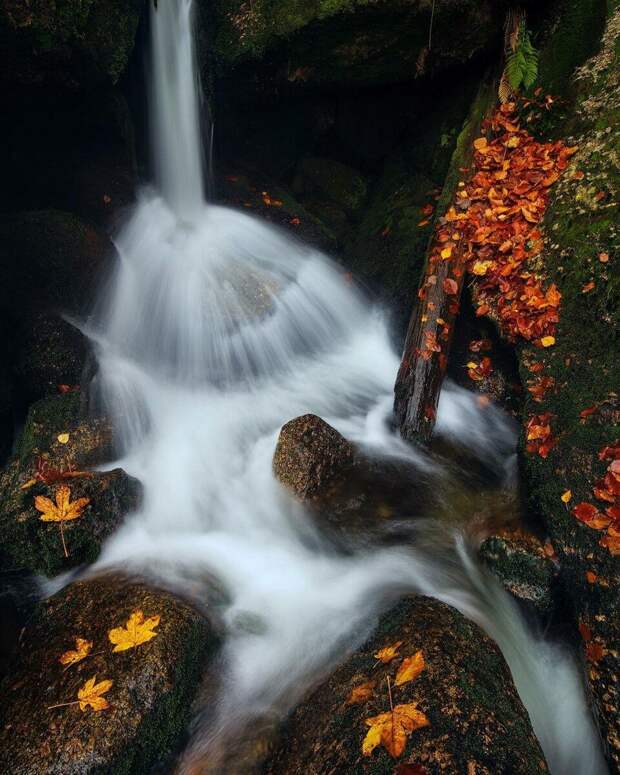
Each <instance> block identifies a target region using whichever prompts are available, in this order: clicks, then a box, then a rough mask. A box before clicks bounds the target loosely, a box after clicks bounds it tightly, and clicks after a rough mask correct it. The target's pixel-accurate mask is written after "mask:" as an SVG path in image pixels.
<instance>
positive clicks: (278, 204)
mask: <svg viewBox="0 0 620 775" xmlns="http://www.w3.org/2000/svg"><path fill="white" fill-rule="evenodd" d="M219 195H220V199H221V200H222V201H223V202H224V203H225V204H228V205H232V206H234V207H237V208H239V209H243V210H244V211H245V212H247V213H248V215H256V216H259V217H261V218H264V219H265V220H266V221H269V222H270V223H273V224H275V225H277V226H281V227H282V228H284V229H285V230H286V231H287V232H289V234H290V235H292V236H294V237H298V238H299V239H303V241H304V242H306V243H308V244H310V245H314V246H315V247H318V248H320V249H321V250H325V251H326V252H328V253H331V252H333V251H335V250H336V247H337V239H336V236H335V235H334V233H333V231H332V230H331V229H330V228H329V227H328V226H326V225H325V223H323V222H322V221H321V220H319V219H318V218H317V217H316V216H315V215H313V214H312V213H310V212H309V211H308V210H307V209H306V208H305V207H303V205H302V204H300V203H299V202H298V201H297V200H296V199H295V197H294V196H293V195H292V194H291V192H290V191H289V190H288V189H286V188H284V187H283V186H281V185H279V184H277V183H275V182H274V181H273V180H272V179H270V178H269V177H268V176H265V175H264V174H262V173H260V172H258V171H255V170H251V171H248V170H245V169H243V170H241V171H239V170H238V169H231V170H229V172H228V174H226V175H224V176H223V177H222V178H221V181H220V184H219Z"/></svg>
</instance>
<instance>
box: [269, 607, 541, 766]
mask: <svg viewBox="0 0 620 775" xmlns="http://www.w3.org/2000/svg"><path fill="white" fill-rule="evenodd" d="M398 641H402V643H401V645H400V648H399V651H398V657H397V658H396V659H394V660H393V661H392V662H390V663H389V664H382V663H380V662H378V661H377V659H376V658H375V656H374V654H375V653H376V652H377V651H378V650H379V649H382V648H384V647H386V646H391V645H393V644H394V643H397V642H398ZM420 649H421V650H422V652H423V656H424V661H425V665H426V666H425V669H424V670H423V671H422V673H421V674H420V675H419V676H418V677H417V678H416V679H415V680H413V681H412V682H410V683H406V684H404V685H402V686H399V687H397V686H395V684H394V676H395V674H396V670H397V666H399V665H400V663H401V660H402V659H403V658H404V657H408V656H410V655H412V654H414V653H415V652H417V651H418V650H420ZM388 676H390V679H391V692H392V701H393V704H394V705H399V704H406V703H411V702H417V703H418V709H419V710H420V711H422V712H423V713H424V714H425V715H426V717H427V718H428V720H429V721H430V724H429V726H427V727H424V728H421V729H418V730H416V731H414V732H413V733H412V734H411V736H410V737H409V738H408V740H407V744H406V747H405V749H404V752H403V754H402V755H401V757H400V758H399V759H397V760H395V759H392V758H391V757H390V756H389V754H388V753H387V752H386V750H385V749H384V748H383V747H379V748H376V749H375V750H374V751H373V752H372V754H371V755H370V756H368V757H367V756H364V755H363V754H362V741H363V739H364V736H365V735H366V732H367V731H368V727H367V726H366V725H365V724H364V721H365V719H366V718H369V717H372V716H376V715H377V714H379V713H382V712H385V711H389V709H390V699H389V694H388V685H387V678H388ZM368 681H374V683H375V685H374V689H373V694H372V697H370V699H367V700H365V701H363V702H359V703H353V704H351V703H349V702H348V699H349V697H350V694H351V691H352V689H353V688H354V687H356V686H359V685H361V684H364V683H367V682H368ZM407 764H410V765H412V766H414V765H419V766H421V767H425V768H426V770H424V771H425V772H428V773H439V772H448V773H466V772H476V773H486V775H509V774H510V775H516V773H523V774H524V775H525V774H526V773H527V774H528V775H530V774H531V775H540V773H544V772H548V770H547V766H546V764H545V761H544V756H543V753H542V751H541V749H540V746H539V744H538V741H537V740H536V738H535V736H534V733H533V731H532V728H531V725H530V721H529V717H528V715H527V712H526V710H525V708H524V707H523V705H522V703H521V701H520V699H519V697H518V695H517V693H516V690H515V688H514V685H513V683H512V679H511V676H510V673H509V671H508V667H507V666H506V663H505V662H504V659H503V657H502V655H501V654H500V652H499V650H498V648H497V646H495V644H494V643H493V642H492V641H491V640H490V639H489V638H488V637H487V636H486V635H484V633H482V632H481V631H480V629H479V628H478V627H477V626H476V625H474V624H472V623H471V622H469V621H467V620H466V619H465V618H464V617H462V616H461V615H460V614H459V613H457V612H456V611H454V610H453V609H451V608H450V607H448V606H446V605H444V604H443V603H439V602H437V601H435V600H432V599H429V598H421V597H418V598H413V599H408V600H406V601H405V602H403V603H401V604H399V605H398V606H397V607H396V608H395V609H394V610H392V611H390V612H389V613H388V614H386V615H385V616H384V617H383V619H382V620H381V623H380V625H379V629H378V631H377V634H376V635H375V636H373V637H372V639H371V640H370V641H369V642H368V643H366V644H365V645H364V646H363V647H362V648H360V649H359V650H358V651H356V652H355V653H354V654H353V656H352V657H350V658H349V659H348V660H347V661H346V662H345V663H344V664H343V665H342V666H341V667H339V668H338V669H337V670H336V671H335V673H333V675H332V676H331V677H330V678H329V680H327V681H326V682H325V683H324V684H322V685H321V686H320V687H319V688H318V689H317V690H316V691H315V692H314V693H313V694H312V695H311V696H310V697H309V698H308V699H307V700H306V701H305V702H304V703H302V704H301V705H300V706H299V707H298V708H297V709H296V710H295V711H294V712H293V714H292V715H291V717H290V719H289V721H288V723H287V725H286V726H285V728H284V731H283V734H282V738H281V741H280V742H279V744H277V745H276V747H275V750H274V751H273V753H272V755H271V756H270V757H269V759H268V762H267V764H266V766H265V769H264V772H265V773H269V774H270V775H271V774H273V775H294V774H295V775H296V774H297V773H299V775H301V773H304V775H322V774H323V773H326V772H347V773H349V772H350V773H353V772H355V773H363V772H368V773H387V772H396V771H397V770H396V768H397V765H407ZM403 771H404V770H403Z"/></svg>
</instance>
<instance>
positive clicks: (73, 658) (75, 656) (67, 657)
mask: <svg viewBox="0 0 620 775" xmlns="http://www.w3.org/2000/svg"><path fill="white" fill-rule="evenodd" d="M92 647H93V642H92V641H90V640H84V638H76V639H75V651H73V650H69V651H65V653H64V654H61V656H60V659H59V662H60V664H61V665H66V666H67V667H69V666H70V665H75V664H76V663H77V662H81V661H82V660H83V659H84V657H87V656H88V655H89V654H90V650H91V649H92Z"/></svg>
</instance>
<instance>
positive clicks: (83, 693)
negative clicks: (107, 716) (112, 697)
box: [78, 675, 112, 710]
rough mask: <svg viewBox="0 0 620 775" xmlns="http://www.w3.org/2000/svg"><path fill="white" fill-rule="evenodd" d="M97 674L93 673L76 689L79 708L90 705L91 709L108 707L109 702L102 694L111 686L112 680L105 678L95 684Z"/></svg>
mask: <svg viewBox="0 0 620 775" xmlns="http://www.w3.org/2000/svg"><path fill="white" fill-rule="evenodd" d="M96 680H97V676H96V675H94V676H93V677H92V678H89V679H88V681H86V683H85V684H84V686H82V688H81V689H80V690H79V691H78V703H79V705H80V710H86V708H87V707H88V706H89V705H90V707H91V708H92V709H93V710H105V709H106V708H109V707H110V703H109V702H108V701H107V700H106V698H105V697H102V696H101V695H102V694H105V693H106V692H107V691H108V690H109V689H110V687H111V686H112V681H109V680H106V681H101V682H100V683H98V684H96V683H95V681H96Z"/></svg>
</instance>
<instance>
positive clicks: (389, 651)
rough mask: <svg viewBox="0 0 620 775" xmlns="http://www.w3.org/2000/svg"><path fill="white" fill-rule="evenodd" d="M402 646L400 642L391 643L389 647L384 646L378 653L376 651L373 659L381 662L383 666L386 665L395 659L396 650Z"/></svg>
mask: <svg viewBox="0 0 620 775" xmlns="http://www.w3.org/2000/svg"><path fill="white" fill-rule="evenodd" d="M402 645H403V642H402V640H399V641H397V642H396V643H393V644H392V645H391V646H386V647H385V648H382V649H379V651H377V653H376V654H375V655H374V657H375V659H378V660H379V662H383V664H384V665H387V663H388V662H391V661H392V660H393V659H395V658H396V656H397V654H398V649H399V648H400V647H401V646H402Z"/></svg>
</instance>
